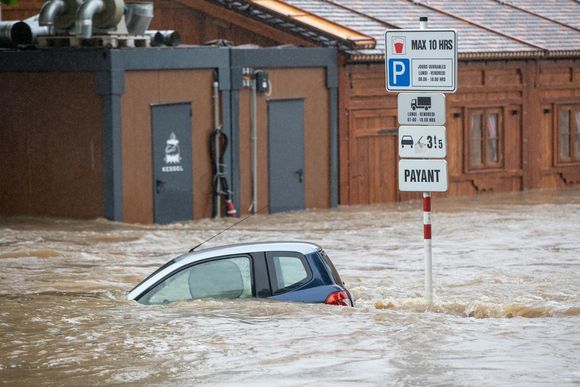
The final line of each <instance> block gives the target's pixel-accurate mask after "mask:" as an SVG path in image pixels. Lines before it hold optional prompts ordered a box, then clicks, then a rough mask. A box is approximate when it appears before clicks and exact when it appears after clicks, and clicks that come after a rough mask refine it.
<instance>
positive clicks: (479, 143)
mask: <svg viewBox="0 0 580 387" xmlns="http://www.w3.org/2000/svg"><path fill="white" fill-rule="evenodd" d="M502 112H503V110H502V109H501V108H485V109H469V110H468V112H467V133H466V134H467V135H466V139H467V141H466V160H467V170H468V171H476V170H485V169H499V168H503V159H504V157H503V156H504V155H503V131H504V128H503V115H502Z"/></svg>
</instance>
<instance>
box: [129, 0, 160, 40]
mask: <svg viewBox="0 0 580 387" xmlns="http://www.w3.org/2000/svg"><path fill="white" fill-rule="evenodd" d="M151 19H153V3H127V13H126V14H125V21H126V22H127V30H128V31H129V33H130V34H131V35H143V34H145V31H147V28H149V24H151Z"/></svg>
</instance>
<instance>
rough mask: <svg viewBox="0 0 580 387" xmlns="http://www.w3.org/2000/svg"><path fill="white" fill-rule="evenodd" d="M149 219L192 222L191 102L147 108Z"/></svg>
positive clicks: (159, 221)
mask: <svg viewBox="0 0 580 387" xmlns="http://www.w3.org/2000/svg"><path fill="white" fill-rule="evenodd" d="M151 125H152V129H153V130H152V132H153V133H152V139H153V198H154V199H153V207H154V210H153V219H154V221H155V223H171V222H177V221H180V220H189V219H193V181H192V171H191V168H192V166H191V157H192V155H191V103H177V104H168V105H153V106H151Z"/></svg>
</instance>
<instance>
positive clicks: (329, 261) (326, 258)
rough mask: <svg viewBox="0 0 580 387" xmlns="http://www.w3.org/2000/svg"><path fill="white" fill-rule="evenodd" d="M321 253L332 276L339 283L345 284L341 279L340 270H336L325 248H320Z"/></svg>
mask: <svg viewBox="0 0 580 387" xmlns="http://www.w3.org/2000/svg"><path fill="white" fill-rule="evenodd" d="M319 253H320V256H321V257H322V260H323V261H324V264H325V265H326V266H327V267H328V269H329V271H330V272H331V273H332V278H333V279H334V282H336V283H337V284H338V285H344V283H343V282H342V280H341V279H340V276H339V275H338V271H336V268H335V267H334V265H333V264H332V261H331V260H330V258H329V257H328V255H326V252H325V251H324V250H320V251H319Z"/></svg>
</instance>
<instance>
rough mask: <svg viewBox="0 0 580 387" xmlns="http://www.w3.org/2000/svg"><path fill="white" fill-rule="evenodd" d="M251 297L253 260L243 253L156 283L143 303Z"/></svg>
mask: <svg viewBox="0 0 580 387" xmlns="http://www.w3.org/2000/svg"><path fill="white" fill-rule="evenodd" d="M247 297H252V268H251V261H250V258H249V257H247V256H241V257H229V258H224V259H219V260H213V261H207V262H202V263H198V264H197V265H193V266H190V267H187V268H185V269H183V270H181V271H179V272H178V273H176V274H174V275H172V276H170V277H169V278H167V279H165V280H164V281H162V282H161V283H160V284H158V285H157V286H155V287H154V288H153V289H152V290H151V291H150V292H148V293H146V294H145V296H144V297H142V299H141V300H139V302H141V303H144V304H164V303H168V302H174V301H185V300H195V299H199V298H230V299H231V298H247Z"/></svg>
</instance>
